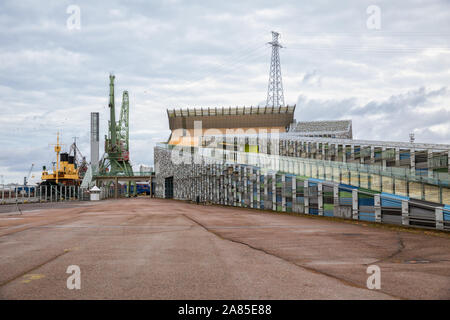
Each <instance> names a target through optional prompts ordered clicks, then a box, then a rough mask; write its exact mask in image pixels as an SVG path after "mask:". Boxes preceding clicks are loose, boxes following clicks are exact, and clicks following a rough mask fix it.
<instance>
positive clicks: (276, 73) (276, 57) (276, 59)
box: [266, 31, 284, 107]
mask: <svg viewBox="0 0 450 320" xmlns="http://www.w3.org/2000/svg"><path fill="white" fill-rule="evenodd" d="M279 36H280V34H279V33H278V32H275V31H272V41H271V42H268V43H269V44H270V45H271V46H272V58H271V61H270V73H269V86H268V90H267V104H266V105H267V106H268V107H281V106H284V94H283V81H282V80H281V62H280V52H279V48H283V46H282V45H281V44H279V43H278V37H279Z"/></svg>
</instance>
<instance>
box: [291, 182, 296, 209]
mask: <svg viewBox="0 0 450 320" xmlns="http://www.w3.org/2000/svg"><path fill="white" fill-rule="evenodd" d="M292 212H297V176H293V177H292Z"/></svg>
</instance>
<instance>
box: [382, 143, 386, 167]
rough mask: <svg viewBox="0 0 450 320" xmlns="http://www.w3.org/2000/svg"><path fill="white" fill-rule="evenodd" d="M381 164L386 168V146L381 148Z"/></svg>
mask: <svg viewBox="0 0 450 320" xmlns="http://www.w3.org/2000/svg"><path fill="white" fill-rule="evenodd" d="M381 166H382V168H383V170H384V169H386V147H382V148H381Z"/></svg>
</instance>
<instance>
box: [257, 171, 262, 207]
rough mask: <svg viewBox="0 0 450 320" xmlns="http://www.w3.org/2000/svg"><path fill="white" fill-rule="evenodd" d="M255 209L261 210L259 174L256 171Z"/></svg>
mask: <svg viewBox="0 0 450 320" xmlns="http://www.w3.org/2000/svg"><path fill="white" fill-rule="evenodd" d="M256 208H257V209H261V172H260V170H259V169H258V170H257V171H256Z"/></svg>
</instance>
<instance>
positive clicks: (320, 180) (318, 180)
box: [308, 178, 325, 185]
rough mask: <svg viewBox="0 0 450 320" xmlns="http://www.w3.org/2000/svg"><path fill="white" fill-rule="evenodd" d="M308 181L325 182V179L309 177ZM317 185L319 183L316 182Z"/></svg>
mask: <svg viewBox="0 0 450 320" xmlns="http://www.w3.org/2000/svg"><path fill="white" fill-rule="evenodd" d="M308 181H310V182H311V181H312V182H324V181H325V180H322V179H315V178H308ZM310 185H313V184H312V183H310ZM314 185H317V184H314Z"/></svg>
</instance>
